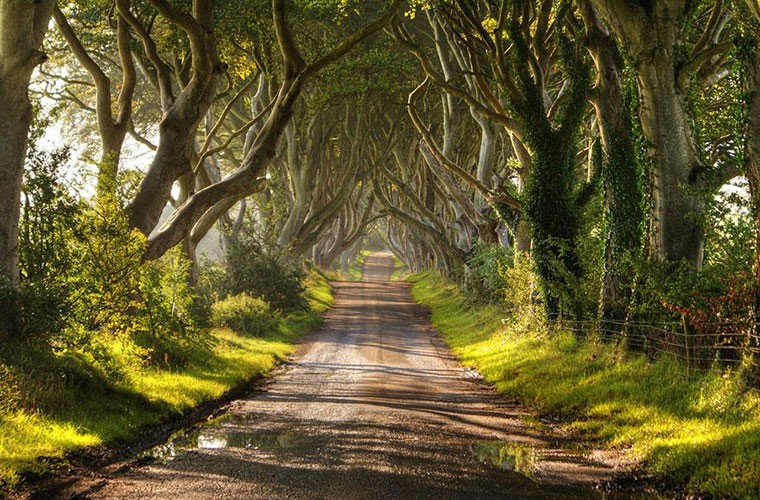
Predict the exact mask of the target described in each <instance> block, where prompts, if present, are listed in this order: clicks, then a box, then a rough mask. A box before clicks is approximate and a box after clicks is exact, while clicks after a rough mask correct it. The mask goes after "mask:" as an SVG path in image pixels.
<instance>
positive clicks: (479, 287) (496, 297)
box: [463, 244, 514, 304]
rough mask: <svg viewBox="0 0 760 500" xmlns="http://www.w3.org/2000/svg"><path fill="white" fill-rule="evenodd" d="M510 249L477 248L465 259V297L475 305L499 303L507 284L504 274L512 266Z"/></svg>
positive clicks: (488, 246)
mask: <svg viewBox="0 0 760 500" xmlns="http://www.w3.org/2000/svg"><path fill="white" fill-rule="evenodd" d="M513 260H514V259H513V252H512V249H511V248H506V247H503V246H501V245H498V244H497V245H487V246H480V245H479V246H477V247H475V249H474V251H473V252H472V254H471V255H470V257H469V258H468V259H467V274H466V275H465V281H464V289H463V291H464V292H465V295H466V296H467V297H468V298H469V299H470V300H471V301H472V302H475V303H491V304H495V303H500V302H503V300H504V291H505V288H506V287H507V283H506V281H505V279H504V272H505V271H506V270H507V269H508V268H509V267H510V266H511V265H512V261H513Z"/></svg>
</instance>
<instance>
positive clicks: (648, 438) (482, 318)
mask: <svg viewBox="0 0 760 500" xmlns="http://www.w3.org/2000/svg"><path fill="white" fill-rule="evenodd" d="M410 281H412V282H413V283H414V286H413V289H412V290H413V294H414V297H415V298H416V299H417V300H418V301H419V302H421V303H422V304H424V305H426V306H427V307H429V308H430V309H431V311H432V321H433V324H434V326H435V327H436V328H437V329H438V330H439V331H440V332H441V333H442V334H443V336H444V337H445V339H446V341H447V342H448V344H449V345H450V346H451V348H452V349H453V351H454V352H455V354H456V355H457V356H458V357H459V358H460V359H461V360H462V362H463V363H464V364H465V365H467V366H473V367H476V368H477V369H478V370H479V371H480V372H481V373H482V375H483V376H484V378H485V379H486V380H487V381H488V382H490V383H492V384H493V385H494V386H495V387H496V388H497V389H498V390H499V391H501V392H502V393H504V394H506V395H507V396H510V397H514V398H518V399H519V400H521V401H523V402H524V403H526V404H527V405H529V406H530V407H532V408H533V409H534V410H535V411H537V412H538V413H539V414H542V415H554V416H561V417H562V419H563V421H565V422H566V424H565V425H566V426H567V427H569V428H570V429H573V430H575V431H578V432H580V433H582V434H583V435H584V437H586V438H587V439H591V440H595V441H596V442H597V443H599V444H600V445H605V446H610V447H615V448H619V449H621V450H624V452H625V454H626V455H627V456H629V457H630V458H632V459H634V460H636V461H638V462H639V463H640V464H641V465H642V467H644V468H645V469H646V470H648V471H650V472H652V473H654V474H656V475H659V476H661V477H664V478H667V479H669V480H671V481H675V482H676V483H677V484H680V485H684V486H685V487H686V488H687V489H688V490H690V491H691V492H695V493H708V494H710V495H713V496H716V497H720V498H758V497H760V396H758V394H757V393H755V392H747V391H746V390H744V389H743V384H742V383H741V380H740V378H739V376H738V375H737V374H735V373H719V372H710V373H702V374H696V375H695V374H689V373H687V371H686V369H685V367H684V366H683V365H682V364H681V363H680V362H679V361H677V360H674V359H668V358H663V359H660V360H658V361H656V362H651V361H649V360H647V359H646V358H644V357H643V356H641V355H636V354H629V353H624V352H622V351H621V350H619V349H617V348H615V347H614V346H610V345H605V344H601V343H598V342H593V341H590V340H589V341H578V340H577V339H576V338H575V337H574V336H573V335H572V334H571V333H566V332H558V333H555V334H553V335H551V336H549V335H546V334H541V333H536V332H531V331H529V330H528V329H525V328H524V327H523V325H524V324H525V318H510V317H508V316H507V315H506V313H505V312H503V310H500V309H499V308H497V307H494V306H486V307H480V306H478V307H474V306H470V307H467V306H463V304H464V303H466V301H465V300H464V298H463V297H462V296H461V294H460V292H459V291H458V289H457V287H455V286H453V285H451V284H448V283H446V282H444V281H443V280H442V279H441V278H440V277H439V276H438V275H435V274H431V273H422V274H419V275H416V276H413V277H412V278H410Z"/></svg>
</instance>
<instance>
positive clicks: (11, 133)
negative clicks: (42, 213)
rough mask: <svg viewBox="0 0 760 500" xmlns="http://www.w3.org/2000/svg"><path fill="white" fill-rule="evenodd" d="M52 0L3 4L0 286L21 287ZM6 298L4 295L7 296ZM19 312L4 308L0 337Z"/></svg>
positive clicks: (0, 25) (0, 3)
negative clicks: (27, 185) (36, 89)
mask: <svg viewBox="0 0 760 500" xmlns="http://www.w3.org/2000/svg"><path fill="white" fill-rule="evenodd" d="M53 4H54V2H53V1H52V0H38V1H35V2H30V1H26V0H0V122H1V123H2V124H3V125H2V127H0V200H1V201H0V286H3V287H7V289H8V290H7V292H8V293H10V294H11V295H13V294H15V291H16V288H17V286H18V279H19V275H18V274H19V268H18V237H19V234H18V224H19V215H20V206H21V200H20V194H21V180H22V175H23V168H24V159H25V157H26V149H27V136H28V133H29V127H30V125H31V122H32V104H31V103H30V102H29V96H28V92H29V80H30V79H31V76H32V72H33V71H34V68H36V67H37V65H39V64H40V63H42V62H44V61H45V60H46V59H47V56H46V55H45V54H44V53H43V52H42V51H41V49H42V41H43V39H44V37H45V32H46V31H47V27H48V21H49V19H50V16H51V14H52V11H53ZM3 295H5V293H3ZM15 316H16V312H15V308H14V307H11V304H9V303H6V304H0V334H2V333H5V332H12V331H14V330H15V326H14V322H15Z"/></svg>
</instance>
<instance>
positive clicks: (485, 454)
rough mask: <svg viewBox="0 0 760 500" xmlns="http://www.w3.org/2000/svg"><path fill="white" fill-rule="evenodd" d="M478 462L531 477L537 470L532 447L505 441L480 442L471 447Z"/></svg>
mask: <svg viewBox="0 0 760 500" xmlns="http://www.w3.org/2000/svg"><path fill="white" fill-rule="evenodd" d="M470 451H471V452H472V454H473V455H475V458H476V459H477V460H478V462H480V463H482V464H486V465H490V466H492V467H496V468H498V469H501V470H508V471H514V472H519V473H520V474H523V475H525V476H531V475H532V473H533V471H534V470H535V464H536V454H535V449H534V448H533V447H532V446H528V445H525V444H520V443H510V442H507V441H504V440H496V441H478V442H475V443H473V444H471V445H470Z"/></svg>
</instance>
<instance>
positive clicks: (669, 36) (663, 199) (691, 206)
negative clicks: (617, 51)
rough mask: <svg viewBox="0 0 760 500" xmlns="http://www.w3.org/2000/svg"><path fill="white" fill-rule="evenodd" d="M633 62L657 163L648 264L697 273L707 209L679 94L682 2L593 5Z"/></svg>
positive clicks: (603, 1) (604, 1)
mask: <svg viewBox="0 0 760 500" xmlns="http://www.w3.org/2000/svg"><path fill="white" fill-rule="evenodd" d="M592 3H593V4H594V6H595V7H597V8H598V10H599V11H600V13H602V15H603V16H604V17H605V19H606V21H607V23H608V24H609V25H610V26H611V27H612V29H613V30H614V31H615V33H616V34H617V35H618V36H619V37H620V39H621V40H622V42H623V46H624V47H625V49H626V50H627V51H628V52H629V54H630V56H631V57H632V59H633V60H634V61H635V65H636V71H637V80H638V86H639V92H640V94H641V108H640V112H639V118H640V119H641V126H642V129H643V133H644V136H645V138H646V139H647V142H648V146H649V156H650V158H651V160H652V168H651V171H650V176H649V177H650V182H651V196H652V213H651V218H652V232H651V234H650V248H651V257H652V258H653V259H654V260H658V261H665V262H679V261H681V260H686V261H687V262H688V263H689V264H690V265H691V266H692V267H694V268H700V267H701V265H702V258H703V250H704V234H703V231H702V228H701V227H700V224H699V219H700V216H701V213H702V210H703V208H704V207H703V202H702V201H701V200H700V199H699V197H698V196H697V195H696V194H695V193H694V192H692V191H691V190H692V189H693V188H696V187H698V186H699V184H700V182H701V181H702V177H703V175H702V174H703V171H704V165H702V163H701V162H700V160H699V155H698V154H697V148H696V144H695V141H694V134H693V131H692V127H691V123H690V117H689V114H688V111H687V102H686V96H685V95H684V93H683V90H682V89H681V88H680V87H679V79H682V75H681V74H680V71H679V66H678V62H677V59H676V57H677V54H676V52H677V42H678V38H679V33H680V27H681V25H682V22H683V21H684V16H685V14H686V10H687V9H688V7H689V5H688V2H686V1H685V0H660V1H658V2H644V1H636V2H627V1H621V0H592Z"/></svg>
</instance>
